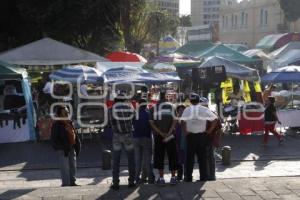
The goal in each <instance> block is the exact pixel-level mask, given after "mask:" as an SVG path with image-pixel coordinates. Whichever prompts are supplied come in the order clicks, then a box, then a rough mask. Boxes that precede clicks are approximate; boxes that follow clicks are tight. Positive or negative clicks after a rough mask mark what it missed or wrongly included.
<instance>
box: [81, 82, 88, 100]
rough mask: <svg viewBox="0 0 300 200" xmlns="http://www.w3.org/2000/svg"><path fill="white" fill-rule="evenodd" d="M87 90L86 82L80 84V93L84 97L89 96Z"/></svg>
mask: <svg viewBox="0 0 300 200" xmlns="http://www.w3.org/2000/svg"><path fill="white" fill-rule="evenodd" d="M87 90H88V87H87V85H86V84H82V85H81V86H80V93H81V95H82V96H85V97H87V96H89V94H88V92H87Z"/></svg>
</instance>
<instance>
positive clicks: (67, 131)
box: [51, 106, 80, 187]
mask: <svg viewBox="0 0 300 200" xmlns="http://www.w3.org/2000/svg"><path fill="white" fill-rule="evenodd" d="M68 115H69V111H68V108H67V107H64V106H58V107H57V109H56V116H57V118H58V120H55V121H54V123H53V125H52V130H51V143H52V146H53V148H54V149H55V150H56V151H57V152H58V156H59V163H60V171H61V179H62V186H63V187H64V186H78V185H77V184H76V177H75V175H76V155H78V154H79V148H80V147H79V146H80V142H79V140H78V138H77V137H76V134H75V129H74V127H73V124H72V121H70V120H65V119H66V118H68Z"/></svg>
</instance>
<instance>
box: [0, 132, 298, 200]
mask: <svg viewBox="0 0 300 200" xmlns="http://www.w3.org/2000/svg"><path fill="white" fill-rule="evenodd" d="M285 139H286V141H285V143H284V145H281V146H278V142H277V141H276V139H275V138H273V137H272V138H271V140H270V143H269V145H268V146H267V147H262V146H260V143H261V140H262V136H261V135H252V136H226V137H225V138H224V140H223V145H230V146H231V147H232V164H231V165H230V166H226V167H225V166H223V165H221V162H220V159H218V162H217V172H216V174H217V178H218V180H217V181H215V182H207V183H202V182H194V183H180V184H179V185H177V186H166V187H157V186H154V185H147V184H146V185H141V186H139V187H137V188H135V189H128V188H127V187H126V184H127V176H128V171H127V170H126V159H123V160H122V167H121V178H120V179H121V185H122V186H121V189H120V191H118V192H115V191H111V190H109V185H110V183H111V171H110V170H108V171H103V170H101V165H102V163H101V150H102V149H104V147H103V145H105V144H103V142H101V141H100V142H99V141H96V142H95V141H91V142H89V141H84V144H83V151H82V154H81V155H80V158H79V160H78V164H79V168H78V173H77V177H78V179H77V182H78V183H79V184H80V185H82V186H80V187H66V188H60V187H59V186H60V184H61V183H60V174H59V170H58V169H57V156H56V154H55V152H53V150H52V149H51V147H50V145H49V144H48V143H19V144H1V145H0V158H1V159H0V200H1V199H26V200H29V199H33V200H34V199H82V200H83V199H215V200H218V199H225V200H227V199H228V200H231V199H232V200H235V199H246V200H247V199H299V200H300V177H298V176H300V151H299V147H300V136H299V134H291V135H287V136H286V137H285ZM219 153H220V152H219ZM123 157H124V158H126V156H125V155H124V156H123ZM217 157H220V155H218V156H217ZM165 178H166V180H167V181H168V180H169V179H170V174H169V173H167V174H166V175H165ZM194 179H195V180H197V179H199V173H198V170H197V169H195V171H194Z"/></svg>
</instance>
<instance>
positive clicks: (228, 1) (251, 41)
mask: <svg viewBox="0 0 300 200" xmlns="http://www.w3.org/2000/svg"><path fill="white" fill-rule="evenodd" d="M298 24H299V22H296V23H294V26H290V24H288V23H287V22H286V20H285V18H284V13H283V11H282V10H281V8H280V5H279V2H278V0H243V1H241V2H239V3H238V2H237V1H236V0H222V1H221V7H220V23H219V37H220V41H221V42H224V43H241V44H246V45H248V46H249V47H252V48H254V47H255V44H256V43H257V42H258V41H259V40H260V39H262V38H263V37H264V36H266V35H269V34H277V33H285V32H289V31H299V28H300V26H299V25H298ZM290 27H293V28H290Z"/></svg>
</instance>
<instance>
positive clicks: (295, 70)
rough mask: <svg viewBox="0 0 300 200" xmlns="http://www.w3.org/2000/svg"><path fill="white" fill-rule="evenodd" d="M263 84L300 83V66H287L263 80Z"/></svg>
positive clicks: (267, 75) (264, 77)
mask: <svg viewBox="0 0 300 200" xmlns="http://www.w3.org/2000/svg"><path fill="white" fill-rule="evenodd" d="M261 80H262V82H280V83H291V82H300V66H286V67H282V68H279V69H277V70H276V71H274V72H271V73H269V74H266V75H265V76H263V77H262V78H261Z"/></svg>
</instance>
